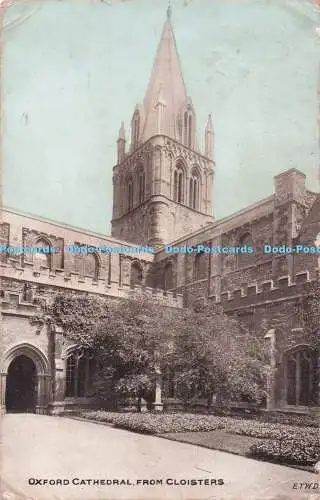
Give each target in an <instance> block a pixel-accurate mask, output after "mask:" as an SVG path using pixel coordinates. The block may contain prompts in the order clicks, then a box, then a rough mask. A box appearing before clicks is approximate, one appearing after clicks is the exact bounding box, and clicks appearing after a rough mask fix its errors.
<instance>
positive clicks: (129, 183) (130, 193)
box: [128, 179, 133, 210]
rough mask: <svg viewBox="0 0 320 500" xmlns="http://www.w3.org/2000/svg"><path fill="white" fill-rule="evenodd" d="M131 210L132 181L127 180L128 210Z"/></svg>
mask: <svg viewBox="0 0 320 500" xmlns="http://www.w3.org/2000/svg"><path fill="white" fill-rule="evenodd" d="M132 209H133V183H132V179H129V180H128V210H132Z"/></svg>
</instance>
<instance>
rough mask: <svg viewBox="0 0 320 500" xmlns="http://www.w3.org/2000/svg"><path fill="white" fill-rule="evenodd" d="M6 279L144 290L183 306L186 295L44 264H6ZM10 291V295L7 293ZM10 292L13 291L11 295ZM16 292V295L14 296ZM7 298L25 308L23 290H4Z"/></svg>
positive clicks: (91, 289) (82, 288)
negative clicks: (49, 266)
mask: <svg viewBox="0 0 320 500" xmlns="http://www.w3.org/2000/svg"><path fill="white" fill-rule="evenodd" d="M0 270H1V272H0V275H1V277H2V278H3V279H2V288H3V289H6V288H10V285H9V287H7V286H6V282H10V280H14V281H17V280H19V281H24V282H26V283H28V284H30V285H32V286H34V285H37V284H38V285H42V286H43V285H45V286H47V287H49V288H59V289H60V290H63V289H68V290H73V291H79V292H87V293H94V294H98V295H105V296H110V297H114V298H130V296H131V294H132V291H133V290H138V289H139V290H141V291H143V292H145V293H147V294H148V295H150V296H152V297H153V298H155V299H158V300H161V301H162V303H163V304H164V305H166V306H168V307H179V308H180V307H182V306H183V297H182V295H180V294H177V293H176V292H169V291H168V292H167V291H164V290H158V289H157V290H155V289H153V288H149V287H146V286H143V285H134V286H132V285H130V284H125V283H121V282H120V283H119V281H117V282H115V281H109V279H108V277H105V278H97V279H93V278H91V277H88V276H85V277H83V276H80V275H79V274H78V273H74V272H71V273H68V272H65V271H63V270H55V271H52V270H50V269H48V268H41V269H40V270H37V271H35V270H34V269H33V268H21V267H12V266H4V265H2V266H1V268H0ZM6 294H7V295H6ZM8 294H9V295H8ZM13 295H14V296H15V298H13ZM11 296H12V297H11ZM4 297H5V298H4V300H3V301H2V307H4V308H7V307H8V305H6V304H7V303H9V304H11V305H15V306H17V308H19V309H21V305H23V303H24V302H23V299H22V297H21V296H19V294H14V293H11V292H7V291H5V292H4Z"/></svg>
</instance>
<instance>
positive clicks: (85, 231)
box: [1, 207, 146, 248]
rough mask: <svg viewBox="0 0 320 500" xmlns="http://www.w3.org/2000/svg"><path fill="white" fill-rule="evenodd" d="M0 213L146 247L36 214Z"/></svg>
mask: <svg viewBox="0 0 320 500" xmlns="http://www.w3.org/2000/svg"><path fill="white" fill-rule="evenodd" d="M1 212H7V213H11V214H13V215H18V216H22V217H26V218H28V219H33V220H36V221H39V222H46V223H48V224H52V225H53V226H56V227H60V228H62V229H69V230H72V231H77V232H78V233H82V234H86V235H89V236H95V237H98V238H103V239H108V240H111V241H113V242H114V243H119V244H121V245H126V246H128V247H133V248H142V247H143V246H146V245H138V244H137V245H135V244H134V243H128V242H127V241H125V240H118V239H116V238H114V237H113V236H111V235H108V234H103V233H96V232H95V231H90V229H88V230H87V229H85V228H83V227H78V226H70V225H69V224H64V223H63V222H59V221H55V220H52V219H47V218H44V217H41V216H39V215H36V214H30V213H28V212H23V211H20V210H18V209H15V208H12V207H2V208H1Z"/></svg>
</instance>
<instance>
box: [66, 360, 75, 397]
mask: <svg viewBox="0 0 320 500" xmlns="http://www.w3.org/2000/svg"><path fill="white" fill-rule="evenodd" d="M76 368H77V359H76V353H71V354H69V356H68V357H67V366H66V397H68V396H69V397H72V396H75V394H76V393H75V390H76Z"/></svg>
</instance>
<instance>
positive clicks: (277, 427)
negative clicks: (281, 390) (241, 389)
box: [80, 410, 320, 465]
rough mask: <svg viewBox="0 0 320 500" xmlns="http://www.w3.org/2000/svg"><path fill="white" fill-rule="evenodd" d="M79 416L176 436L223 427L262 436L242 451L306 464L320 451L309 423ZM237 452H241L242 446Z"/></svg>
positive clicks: (87, 412) (205, 417) (171, 416)
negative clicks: (304, 424)
mask: <svg viewBox="0 0 320 500" xmlns="http://www.w3.org/2000/svg"><path fill="white" fill-rule="evenodd" d="M80 416H81V417H83V418H86V419H88V420H95V421H98V422H108V423H112V424H113V425H114V426H115V427H118V428H121V429H127V430H130V431H134V432H141V433H144V434H162V435H166V434H174V435H176V436H177V439H179V437H178V435H179V433H188V432H189V433H194V436H195V439H197V438H196V436H197V434H196V433H200V432H201V431H202V432H208V436H209V432H210V431H223V433H224V435H225V436H227V434H228V435H230V437H231V435H238V436H247V437H248V438H255V439H256V438H258V439H263V441H261V442H258V443H255V444H253V445H252V446H250V444H249V441H248V445H247V446H248V449H247V453H246V454H247V455H249V456H252V457H256V458H263V459H269V460H270V459H271V460H273V461H279V462H281V463H288V464H299V465H310V464H314V463H316V462H317V461H318V460H319V455H320V442H319V430H318V429H317V428H313V427H301V426H293V425H285V424H277V423H266V422H261V421H259V420H257V421H255V420H240V419H238V418H232V417H224V416H215V415H198V414H194V413H161V414H157V413H119V412H110V411H105V410H98V411H90V410H84V411H82V412H81V414H80ZM181 435H182V434H181ZM199 435H200V434H199ZM199 435H198V436H199ZM215 439H216V436H215ZM224 439H226V438H224ZM202 440H203V438H202ZM251 443H252V441H251ZM200 444H201V443H200ZM233 446H234V445H233ZM226 451H228V450H226ZM239 453H240V454H243V450H242V452H239Z"/></svg>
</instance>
